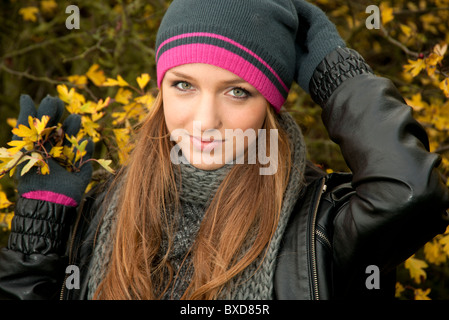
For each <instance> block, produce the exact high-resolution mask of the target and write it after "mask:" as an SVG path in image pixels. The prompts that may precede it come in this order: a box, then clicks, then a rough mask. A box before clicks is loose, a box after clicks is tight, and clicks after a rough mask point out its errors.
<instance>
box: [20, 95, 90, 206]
mask: <svg viewBox="0 0 449 320" xmlns="http://www.w3.org/2000/svg"><path fill="white" fill-rule="evenodd" d="M63 112H64V103H63V102H62V101H61V100H60V99H59V98H54V97H51V96H47V97H45V98H44V99H43V100H42V101H41V103H40V105H39V108H38V109H37V110H36V108H35V106H34V103H33V101H32V99H31V97H30V96H28V95H22V96H21V97H20V114H19V118H18V119H17V126H19V125H20V124H22V125H25V126H28V116H32V117H36V118H38V119H41V118H42V116H44V115H47V116H49V117H50V120H49V122H48V124H47V126H48V127H51V126H55V125H56V124H57V123H58V122H59V120H60V118H61V116H62V114H63ZM80 126H81V118H80V117H79V115H75V114H72V115H70V116H68V117H67V119H66V120H65V121H64V123H63V126H62V129H63V131H64V133H65V134H67V135H68V136H76V134H77V133H78V131H79V129H80ZM14 139H15V140H17V139H20V138H19V137H17V136H14V137H13V140H14ZM64 144H65V145H70V144H69V142H68V141H67V140H66V139H64ZM47 147H48V149H50V148H51V146H47ZM93 149H94V144H93V142H92V141H91V140H89V141H88V143H87V146H86V149H85V150H86V155H85V157H87V158H91V157H92V153H93ZM23 165H24V164H21V166H22V167H23ZM48 165H49V168H50V174H47V175H42V174H38V173H37V172H36V170H30V171H28V172H27V173H26V174H24V175H23V176H20V168H18V170H17V172H18V173H19V178H18V191H19V194H20V195H21V197H23V198H28V199H36V200H43V201H49V202H54V203H59V204H63V205H67V206H73V207H76V206H77V205H78V204H79V203H80V201H81V198H82V195H83V194H84V191H85V189H86V187H87V185H88V183H89V182H90V180H91V177H92V164H91V163H90V162H88V163H86V164H84V165H83V166H82V167H81V170H80V171H79V172H69V171H67V170H66V169H65V168H63V167H62V166H60V165H59V164H58V163H57V162H56V161H55V160H53V159H49V160H48Z"/></svg>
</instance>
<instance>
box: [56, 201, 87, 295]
mask: <svg viewBox="0 0 449 320" xmlns="http://www.w3.org/2000/svg"><path fill="white" fill-rule="evenodd" d="M84 201H85V200H83V205H84ZM83 205H82V206H81V207H80V208H79V210H78V212H79V213H81V211H82V207H83ZM80 218H81V214H78V215H77V218H76V222H75V226H74V227H73V232H72V237H71V238H70V247H69V265H71V264H72V251H73V243H74V242H75V235H76V229H78V224H79V221H80ZM68 277H69V275H68V274H66V275H65V276H64V281H63V282H62V286H61V293H60V295H59V300H64V289H65V282H66V281H67V278H68Z"/></svg>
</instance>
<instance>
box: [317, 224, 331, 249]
mask: <svg viewBox="0 0 449 320" xmlns="http://www.w3.org/2000/svg"><path fill="white" fill-rule="evenodd" d="M315 234H316V236H317V237H318V238H320V239H321V240H323V241H324V242H325V243H326V246H327V247H329V249H332V244H331V242H330V241H329V239H328V238H327V236H326V235H325V234H324V232H323V231H321V230H318V229H316V231H315Z"/></svg>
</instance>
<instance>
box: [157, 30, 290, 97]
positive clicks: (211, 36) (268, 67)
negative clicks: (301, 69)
mask: <svg viewBox="0 0 449 320" xmlns="http://www.w3.org/2000/svg"><path fill="white" fill-rule="evenodd" d="M189 37H209V38H216V39H220V40H222V41H225V42H228V43H230V44H232V45H234V46H236V47H237V48H239V49H241V50H243V51H245V52H246V53H248V54H250V55H251V56H253V57H254V58H255V59H257V60H258V61H259V62H260V63H262V64H263V65H264V66H265V67H266V68H267V69H268V70H270V72H271V73H272V74H273V75H274V76H275V77H276V79H278V81H279V83H280V84H281V85H282V87H284V89H285V91H287V92H288V91H289V88H288V87H287V86H286V85H285V83H284V81H282V79H281V77H279V75H278V74H277V72H276V71H274V69H273V68H272V67H271V66H270V65H269V64H268V63H266V62H265V61H264V60H263V59H262V58H261V57H259V56H258V55H257V54H255V53H254V52H253V51H251V50H249V49H248V48H246V47H244V46H242V45H241V44H240V43H238V42H235V41H234V40H232V39H229V38H227V37H224V36H221V35H218V34H215V33H208V32H192V33H185V34H181V35H178V36H174V37H171V38H169V39H167V40H165V41H164V42H162V43H161V45H160V46H159V48H158V50H157V53H156V61H158V57H159V51H160V50H161V48H162V47H163V46H164V45H166V44H167V43H170V42H172V41H175V40H178V39H183V38H189Z"/></svg>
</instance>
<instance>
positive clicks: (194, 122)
mask: <svg viewBox="0 0 449 320" xmlns="http://www.w3.org/2000/svg"><path fill="white" fill-rule="evenodd" d="M162 99H163V100H162V101H163V106H164V115H165V121H166V125H167V128H168V130H169V132H170V134H171V138H172V139H173V141H175V142H176V143H177V146H179V148H180V149H181V150H182V153H183V155H184V156H185V158H186V159H187V160H188V161H189V162H190V163H191V164H192V165H194V166H195V167H197V168H200V169H203V170H214V169H217V168H220V167H222V166H224V165H225V164H226V163H229V162H232V161H233V160H234V159H236V157H239V156H241V155H243V154H244V151H245V150H246V149H247V148H248V146H249V145H252V143H254V142H255V140H256V137H257V135H258V129H261V128H262V125H263V123H264V120H265V116H266V113H267V106H268V102H267V100H266V99H265V98H264V97H263V96H262V95H261V94H260V93H259V92H258V91H257V89H255V88H254V87H253V86H252V85H250V84H249V83H248V82H246V81H244V80H243V79H241V78H240V77H238V76H236V75H235V74H234V73H232V72H230V71H227V70H225V69H222V68H219V67H216V66H213V65H209V64H202V63H194V64H185V65H181V66H178V67H175V68H172V69H170V70H168V71H167V73H166V74H165V77H164V79H163V81H162ZM245 137H246V138H245ZM172 160H173V159H172Z"/></svg>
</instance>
